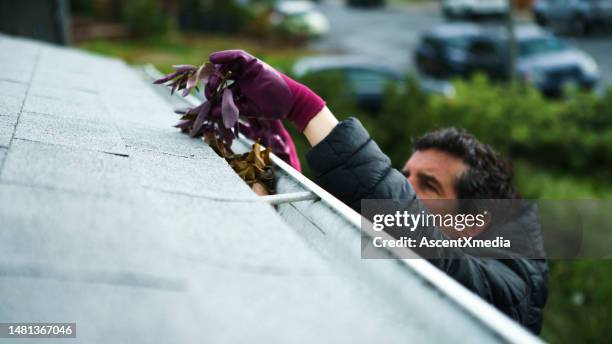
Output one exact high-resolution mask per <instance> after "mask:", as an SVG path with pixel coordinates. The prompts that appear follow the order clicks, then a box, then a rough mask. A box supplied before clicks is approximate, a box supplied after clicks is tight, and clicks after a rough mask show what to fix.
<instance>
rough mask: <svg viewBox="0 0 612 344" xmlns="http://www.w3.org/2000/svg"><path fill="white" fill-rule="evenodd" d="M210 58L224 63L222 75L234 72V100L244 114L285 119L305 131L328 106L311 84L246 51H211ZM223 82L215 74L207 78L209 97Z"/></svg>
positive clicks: (267, 118) (259, 117)
mask: <svg viewBox="0 0 612 344" xmlns="http://www.w3.org/2000/svg"><path fill="white" fill-rule="evenodd" d="M209 59H210V62H212V63H214V64H216V65H221V66H222V70H223V74H225V73H226V71H231V72H232V76H231V79H232V80H234V84H232V85H231V86H230V88H231V89H232V91H233V94H234V103H235V104H236V106H237V107H238V109H239V111H240V113H241V114H242V115H244V116H247V117H256V118H258V119H262V120H278V119H283V118H286V119H288V120H290V121H291V122H293V123H294V124H295V125H296V126H297V127H298V129H299V130H300V131H304V128H306V125H308V122H310V120H311V119H312V118H313V117H314V116H315V115H316V114H318V113H319V112H320V111H321V109H323V107H324V106H325V102H324V101H323V99H321V97H319V96H318V95H316V94H315V93H314V92H312V91H311V90H310V89H309V88H308V87H306V86H304V85H302V84H300V83H298V82H296V81H295V80H292V79H291V78H289V77H287V76H286V75H284V74H282V73H280V72H278V71H277V70H275V69H274V68H272V67H270V66H269V65H268V64H266V63H265V62H263V61H261V60H259V59H257V58H255V57H253V56H252V55H250V54H248V53H247V52H245V51H242V50H225V51H219V52H215V53H212V54H211V55H210V57H209ZM220 82H221V79H220V78H219V77H218V76H216V75H213V76H211V77H210V78H209V79H208V82H207V84H206V89H205V95H206V98H208V99H210V98H211V97H212V95H213V94H214V91H215V90H216V89H217V88H218V87H219V84H220Z"/></svg>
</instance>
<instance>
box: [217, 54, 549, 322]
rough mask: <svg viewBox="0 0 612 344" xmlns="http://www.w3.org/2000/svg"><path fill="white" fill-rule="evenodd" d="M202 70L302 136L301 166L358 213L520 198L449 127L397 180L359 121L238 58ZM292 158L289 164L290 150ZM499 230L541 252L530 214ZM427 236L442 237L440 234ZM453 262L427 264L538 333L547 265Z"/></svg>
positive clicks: (472, 142)
mask: <svg viewBox="0 0 612 344" xmlns="http://www.w3.org/2000/svg"><path fill="white" fill-rule="evenodd" d="M210 61H211V62H212V63H215V64H217V65H221V66H222V67H223V68H225V69H227V70H231V71H232V75H234V76H235V78H236V80H235V83H234V85H232V86H231V87H232V88H233V91H234V92H233V93H234V96H235V103H236V105H237V106H238V108H239V110H240V113H241V114H242V115H246V116H247V117H249V116H250V117H257V118H258V119H262V120H271V121H277V120H281V119H286V120H288V121H290V122H293V124H295V125H296V126H297V128H298V129H299V130H300V131H301V132H303V134H304V135H305V136H306V138H307V140H308V141H309V142H310V144H311V145H312V149H311V150H310V151H309V152H308V155H307V160H308V164H309V165H310V167H311V169H312V170H313V171H314V173H315V176H316V181H317V183H318V184H319V185H321V186H322V187H323V188H325V189H326V190H327V191H328V192H330V193H331V194H333V195H334V196H336V197H337V198H338V199H340V200H341V201H343V202H344V203H346V204H347V205H349V206H350V207H352V208H353V209H355V210H356V211H358V212H360V211H361V201H362V200H364V199H391V200H398V201H406V200H408V201H415V202H416V203H420V202H421V201H420V200H431V199H487V198H488V199H515V198H517V197H518V195H517V192H516V191H515V189H514V186H513V185H512V174H511V170H510V168H509V166H508V164H506V162H505V161H504V160H503V159H502V158H501V157H500V156H499V155H498V154H497V153H496V152H495V151H494V150H493V149H492V148H491V147H489V146H487V145H484V144H482V143H480V142H479V141H478V140H477V139H476V138H475V137H473V136H472V135H469V134H467V133H465V132H462V131H460V130H456V129H452V128H451V129H446V130H442V131H438V132H433V133H430V134H427V135H425V136H423V137H421V138H420V139H418V140H416V142H415V153H414V154H413V155H412V156H411V157H410V159H409V160H408V161H407V162H406V164H405V166H404V168H403V170H402V172H399V171H397V170H395V169H393V168H392V167H391V161H390V160H389V158H388V157H387V156H386V155H385V154H384V153H382V152H381V151H380V149H379V148H378V146H377V145H376V143H375V142H374V141H373V140H372V139H371V138H370V137H369V135H368V133H367V131H366V130H365V129H364V128H363V126H362V125H361V123H360V122H359V121H358V120H357V119H355V118H349V119H347V120H345V121H342V122H338V120H337V119H336V117H335V116H334V115H333V114H332V113H331V111H330V110H329V109H328V108H327V107H326V106H325V102H324V101H323V100H322V99H321V98H320V97H319V96H317V95H316V94H315V93H314V92H312V91H311V90H310V89H308V88H307V87H306V86H304V85H301V84H299V83H297V82H296V81H294V80H292V79H290V78H289V77H287V76H285V75H283V74H281V73H279V72H277V71H275V70H274V69H273V68H272V67H270V66H268V65H267V64H265V63H263V62H262V61H260V60H258V59H256V58H255V57H253V56H251V55H249V54H247V53H245V52H244V51H240V50H229V51H222V52H217V53H213V54H212V55H211V56H210ZM217 87H218V81H215V80H212V81H211V80H209V81H208V83H207V85H206V88H207V89H208V90H213V89H216V88H217ZM278 128H279V129H278V135H279V136H280V137H283V138H285V139H287V140H290V138H289V136H288V134H287V133H286V131H285V130H284V128H282V126H279V127H278ZM289 146H290V147H292V145H289ZM290 155H293V156H294V157H295V151H294V150H293V151H292V152H291V154H290ZM506 230H508V231H510V232H513V233H515V235H516V236H518V237H519V238H521V237H524V238H526V239H525V241H526V242H528V243H529V244H530V245H532V244H533V245H535V246H541V244H542V243H541V237H540V234H539V227H538V225H537V217H536V216H534V213H533V211H530V212H527V213H525V214H524V215H522V216H521V218H520V219H519V220H518V221H515V222H513V224H512V225H511V226H510V227H507V228H506ZM486 232H487V231H486V230H485V233H486ZM431 235H432V236H433V237H435V238H443V237H445V234H444V233H443V232H442V231H441V230H436V231H435V232H433V233H432V234H431ZM464 235H474V236H477V235H482V234H481V233H472V234H464ZM452 254H453V255H452V259H448V258H449V257H447V256H445V257H439V259H429V261H430V262H431V263H432V264H434V265H436V266H437V267H438V268H440V269H441V270H443V271H445V272H446V273H447V274H449V275H450V276H451V277H453V278H454V279H455V280H457V281H458V282H460V283H461V284H463V285H464V286H465V287H467V288H468V289H470V290H472V291H473V292H475V293H476V294H478V295H480V296H481V297H482V298H483V299H485V300H486V301H488V302H490V303H492V304H493V305H494V306H496V307H497V308H498V309H500V310H501V311H502V312H504V313H506V314H507V315H508V316H510V317H511V318H513V319H515V320H516V321H518V322H519V323H521V324H522V325H523V326H525V327H527V328H528V329H529V330H531V331H532V332H534V333H538V332H539V331H540V329H541V326H542V310H543V307H544V304H545V302H546V296H547V274H548V267H547V264H546V260H544V259H527V258H520V257H514V258H513V259H493V258H479V257H477V256H473V255H470V254H469V253H467V252H464V251H458V250H455V251H452ZM428 258H429V257H428Z"/></svg>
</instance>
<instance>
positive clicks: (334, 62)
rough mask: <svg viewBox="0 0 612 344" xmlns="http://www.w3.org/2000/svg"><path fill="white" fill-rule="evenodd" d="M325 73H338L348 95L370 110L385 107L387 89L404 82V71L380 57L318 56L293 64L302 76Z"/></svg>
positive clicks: (299, 76) (297, 73)
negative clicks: (384, 99)
mask: <svg viewBox="0 0 612 344" xmlns="http://www.w3.org/2000/svg"><path fill="white" fill-rule="evenodd" d="M321 73H338V75H340V77H341V78H342V79H343V84H344V85H347V86H348V94H349V95H350V97H351V98H353V99H355V100H356V102H357V105H358V106H359V107H360V108H361V109H364V110H366V111H370V112H377V111H379V110H380V109H381V107H382V104H383V98H384V94H385V88H386V87H387V85H388V84H389V83H401V82H402V80H403V74H402V73H400V72H398V71H396V70H393V69H391V68H387V67H385V66H384V65H381V62H380V61H379V60H374V59H369V58H364V57H359V56H316V57H306V58H303V59H301V60H299V61H298V62H297V63H296V64H295V65H294V67H293V74H294V75H295V76H296V77H298V78H303V77H305V76H311V75H316V74H321Z"/></svg>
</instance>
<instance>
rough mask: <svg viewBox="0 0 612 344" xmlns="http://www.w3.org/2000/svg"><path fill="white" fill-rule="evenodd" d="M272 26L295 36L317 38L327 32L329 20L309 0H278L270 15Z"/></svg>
mask: <svg viewBox="0 0 612 344" xmlns="http://www.w3.org/2000/svg"><path fill="white" fill-rule="evenodd" d="M270 22H271V24H272V26H273V27H275V28H277V29H278V30H280V31H281V32H282V33H284V34H287V35H290V36H291V37H296V38H318V37H321V36H324V35H326V34H327V33H328V32H329V20H328V19H327V17H325V15H324V14H323V13H321V12H320V11H319V10H318V9H317V7H316V5H314V4H313V3H312V2H310V1H303V0H295V1H280V2H278V3H277V4H276V6H275V7H274V11H273V13H272V14H271V16H270Z"/></svg>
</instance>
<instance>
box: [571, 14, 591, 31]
mask: <svg viewBox="0 0 612 344" xmlns="http://www.w3.org/2000/svg"><path fill="white" fill-rule="evenodd" d="M572 28H573V31H574V33H576V34H577V35H586V34H587V33H588V32H589V29H590V27H589V22H588V21H587V20H586V18H584V17H582V16H578V17H576V18H574V20H573V21H572Z"/></svg>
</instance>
